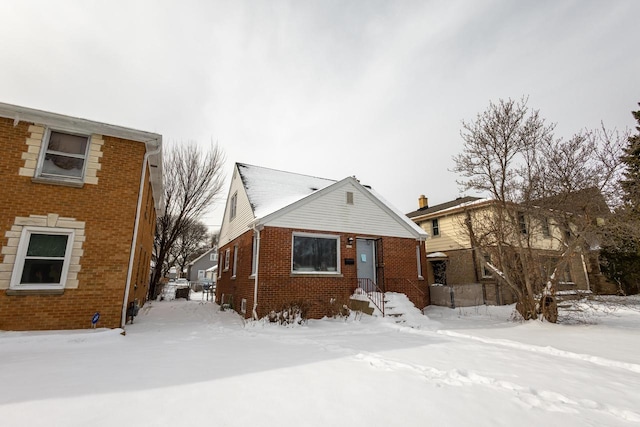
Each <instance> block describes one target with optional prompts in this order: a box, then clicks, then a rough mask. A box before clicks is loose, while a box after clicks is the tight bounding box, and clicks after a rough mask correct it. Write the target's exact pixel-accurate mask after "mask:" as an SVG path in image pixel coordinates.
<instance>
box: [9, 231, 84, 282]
mask: <svg viewBox="0 0 640 427" xmlns="http://www.w3.org/2000/svg"><path fill="white" fill-rule="evenodd" d="M73 240H74V231H73V230H72V229H64V228H50V227H24V228H23V229H22V234H21V235H20V243H19V244H18V250H17V253H16V262H15V264H14V267H13V273H12V275H11V284H10V287H11V288H12V289H63V288H64V287H65V283H66V281H67V274H68V272H69V264H70V260H71V251H72V249H73Z"/></svg>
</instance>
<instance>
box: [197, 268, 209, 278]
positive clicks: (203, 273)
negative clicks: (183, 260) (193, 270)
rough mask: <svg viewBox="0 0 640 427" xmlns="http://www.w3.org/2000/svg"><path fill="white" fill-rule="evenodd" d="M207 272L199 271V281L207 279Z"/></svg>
mask: <svg viewBox="0 0 640 427" xmlns="http://www.w3.org/2000/svg"><path fill="white" fill-rule="evenodd" d="M206 274H207V272H206V271H205V270H198V280H202V279H204V278H205V276H206Z"/></svg>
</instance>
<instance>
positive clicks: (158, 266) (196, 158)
mask: <svg viewBox="0 0 640 427" xmlns="http://www.w3.org/2000/svg"><path fill="white" fill-rule="evenodd" d="M224 160H225V159H224V153H223V151H222V149H220V148H219V147H218V145H217V144H216V145H212V146H211V147H210V148H209V150H208V151H207V152H206V153H203V152H202V151H201V149H200V148H199V147H198V145H197V144H196V143H194V142H189V143H186V144H176V145H173V146H172V147H170V148H169V150H168V151H167V152H166V153H165V156H164V197H165V204H166V208H165V214H164V215H163V216H162V217H160V218H158V221H157V223H156V236H155V241H154V261H155V268H154V270H153V275H152V278H151V283H150V286H149V298H150V299H154V298H155V297H156V296H157V289H158V286H157V285H158V283H159V282H160V279H161V278H162V277H163V276H164V275H165V274H166V272H167V269H168V268H169V267H170V266H168V265H167V263H166V261H167V257H168V256H169V253H170V251H171V249H172V248H173V246H174V245H175V243H176V241H177V240H178V239H179V238H180V236H184V235H185V233H186V232H187V230H188V229H189V227H191V226H192V225H193V224H194V223H195V222H196V221H197V220H198V219H199V218H200V217H201V216H202V215H203V214H204V213H206V212H207V210H208V209H209V208H210V207H211V205H212V204H213V202H214V201H215V199H216V198H217V197H218V196H219V195H220V193H221V191H222V189H223V185H224V176H223V166H224Z"/></svg>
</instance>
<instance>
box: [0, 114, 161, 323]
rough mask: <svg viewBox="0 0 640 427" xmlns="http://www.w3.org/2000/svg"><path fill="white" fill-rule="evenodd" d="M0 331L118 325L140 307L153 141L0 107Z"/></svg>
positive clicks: (154, 167)
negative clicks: (133, 308)
mask: <svg viewBox="0 0 640 427" xmlns="http://www.w3.org/2000/svg"><path fill="white" fill-rule="evenodd" d="M0 148H1V152H2V156H0V182H1V183H2V187H1V188H0V195H1V197H0V246H1V253H0V330H45V329H48V330H51V329H78V328H88V327H91V326H92V318H93V316H94V314H95V313H100V318H99V321H98V323H97V326H98V327H108V328H116V327H120V326H123V325H124V322H125V319H126V311H127V308H128V306H129V304H130V303H132V302H137V303H138V304H139V305H142V304H143V303H144V299H145V296H146V294H147V292H146V291H147V283H148V280H149V266H150V260H151V250H152V244H153V234H154V230H155V221H156V215H157V214H159V213H160V212H161V211H162V206H163V205H162V202H163V201H162V151H161V150H162V137H161V135H158V134H155V133H149V132H142V131H138V130H133V129H128V128H124V127H119V126H113V125H108V124H104V123H99V122H94V121H89V120H85V119H80V118H74V117H68V116H64V115H60V114H54V113H49V112H44V111H39V110H34V109H30V108H24V107H18V106H14V105H9V104H3V103H0Z"/></svg>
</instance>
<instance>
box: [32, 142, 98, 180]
mask: <svg viewBox="0 0 640 427" xmlns="http://www.w3.org/2000/svg"><path fill="white" fill-rule="evenodd" d="M88 149H89V137H88V136H82V135H73V134H70V133H63V132H58V131H54V130H51V131H49V132H48V137H47V138H46V140H45V143H44V146H43V150H42V156H41V163H40V169H39V176H41V177H43V178H54V179H55V178H63V179H74V180H82V178H83V177H84V169H85V165H86V160H87V152H88Z"/></svg>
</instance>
